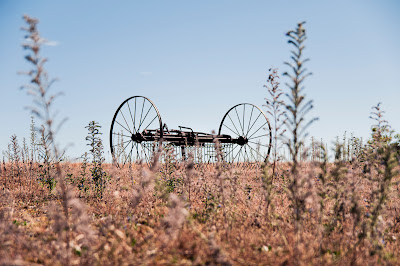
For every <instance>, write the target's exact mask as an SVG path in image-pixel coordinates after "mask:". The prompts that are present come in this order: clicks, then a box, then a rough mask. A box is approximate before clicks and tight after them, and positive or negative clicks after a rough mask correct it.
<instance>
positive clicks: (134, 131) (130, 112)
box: [126, 98, 136, 134]
mask: <svg viewBox="0 0 400 266" xmlns="http://www.w3.org/2000/svg"><path fill="white" fill-rule="evenodd" d="M135 99H136V98H135ZM126 103H127V104H128V108H129V114H130V115H131V119H132V123H133V129H134V130H133V133H135V134H136V127H135V122H133V117H132V111H131V107H130V106H129V101H127V102H126Z"/></svg>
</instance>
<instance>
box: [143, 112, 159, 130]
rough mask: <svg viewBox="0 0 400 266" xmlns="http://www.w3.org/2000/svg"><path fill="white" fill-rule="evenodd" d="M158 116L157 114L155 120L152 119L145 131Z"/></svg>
mask: <svg viewBox="0 0 400 266" xmlns="http://www.w3.org/2000/svg"><path fill="white" fill-rule="evenodd" d="M157 117H158V115H156V116H155V117H154V118H153V120H151V122H150V123H149V124H148V125H147V127H145V128H144V129H143V131H145V130H146V129H147V128H148V127H149V126H150V125H151V123H153V121H154V119H156V118H157Z"/></svg>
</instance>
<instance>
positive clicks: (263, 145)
mask: <svg viewBox="0 0 400 266" xmlns="http://www.w3.org/2000/svg"><path fill="white" fill-rule="evenodd" d="M249 142H250V143H253V144H256V145H260V146H263V147H266V148H268V146H267V145H264V144H261V143H257V142H253V141H249Z"/></svg>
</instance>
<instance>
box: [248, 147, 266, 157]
mask: <svg viewBox="0 0 400 266" xmlns="http://www.w3.org/2000/svg"><path fill="white" fill-rule="evenodd" d="M249 147H250V149H252V150H253V151H255V152H256V154H258V155H259V156H260V157H261V158H262V157H263V155H262V154H261V153H260V152H259V151H257V150H255V149H254V148H253V147H251V146H250V145H249Z"/></svg>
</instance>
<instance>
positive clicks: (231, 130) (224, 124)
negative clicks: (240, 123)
mask: <svg viewBox="0 0 400 266" xmlns="http://www.w3.org/2000/svg"><path fill="white" fill-rule="evenodd" d="M224 126H225V127H226V128H227V129H229V130H230V131H232V132H233V133H235V134H236V135H238V134H237V133H236V132H235V131H233V130H232V129H230V128H229V127H228V126H227V125H225V124H224ZM238 136H239V137H240V135H238Z"/></svg>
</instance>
